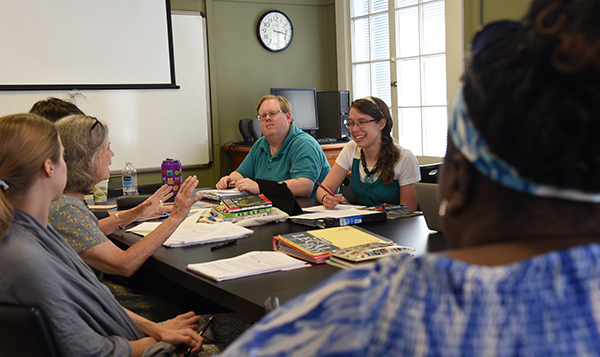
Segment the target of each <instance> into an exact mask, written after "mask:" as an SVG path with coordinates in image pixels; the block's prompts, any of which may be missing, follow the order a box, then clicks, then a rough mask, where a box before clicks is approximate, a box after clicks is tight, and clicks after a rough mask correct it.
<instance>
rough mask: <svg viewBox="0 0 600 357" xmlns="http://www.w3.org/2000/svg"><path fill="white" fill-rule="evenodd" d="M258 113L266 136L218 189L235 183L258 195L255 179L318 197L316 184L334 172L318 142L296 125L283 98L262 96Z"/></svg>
mask: <svg viewBox="0 0 600 357" xmlns="http://www.w3.org/2000/svg"><path fill="white" fill-rule="evenodd" d="M256 112H257V113H258V118H259V120H260V129H261V131H262V133H263V137H262V138H260V139H258V140H257V141H256V143H254V146H252V149H251V150H250V153H248V156H246V158H245V159H244V161H243V162H242V164H241V165H240V166H239V167H238V168H237V170H236V171H233V172H232V173H231V174H229V175H227V176H224V177H222V178H221V179H220V180H219V182H218V183H217V185H216V186H217V188H218V189H221V190H222V189H225V188H227V187H228V186H229V184H230V183H232V182H234V183H235V187H236V188H237V189H238V190H240V191H248V192H250V193H252V194H259V193H260V188H259V187H258V184H257V183H256V181H254V180H256V179H264V180H272V181H284V182H285V183H286V184H287V185H288V187H289V188H290V190H291V191H292V192H293V193H294V196H296V197H311V198H315V192H316V191H317V185H315V181H318V182H321V181H322V180H323V179H324V178H325V176H327V173H328V172H329V170H330V169H331V167H330V166H329V162H328V161H327V158H326V157H325V153H324V152H323V150H321V146H320V145H319V143H317V141H316V140H315V139H314V138H313V137H312V136H310V135H308V134H307V133H305V132H303V131H302V130H300V129H298V128H297V127H296V125H294V122H293V119H292V105H291V104H290V102H289V101H288V100H287V99H286V98H284V97H281V96H273V95H266V96H264V97H262V98H261V99H260V101H259V102H258V106H257V107H256Z"/></svg>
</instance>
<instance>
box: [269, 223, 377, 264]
mask: <svg viewBox="0 0 600 357" xmlns="http://www.w3.org/2000/svg"><path fill="white" fill-rule="evenodd" d="M388 241H389V239H387V238H384V237H382V236H380V235H377V234H375V233H372V232H369V231H367V230H366V229H364V228H361V227H356V226H343V227H331V228H324V229H316V230H310V231H305V232H297V233H288V234H280V235H278V236H275V237H273V249H274V250H276V251H281V252H284V253H286V254H288V255H291V256H294V257H297V258H301V259H305V260H308V261H310V262H313V263H323V262H324V261H325V260H326V259H327V258H328V257H329V254H330V253H331V251H333V250H336V249H341V248H349V247H354V246H357V245H361V244H367V243H375V242H388Z"/></svg>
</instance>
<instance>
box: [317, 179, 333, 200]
mask: <svg viewBox="0 0 600 357" xmlns="http://www.w3.org/2000/svg"><path fill="white" fill-rule="evenodd" d="M316 182H317V185H319V187H321V188H322V189H323V190H325V192H327V193H328V194H330V195H331V196H333V197H335V195H334V194H333V193H331V191H329V189H328V188H327V187H325V186H323V185H321V183H319V181H316Z"/></svg>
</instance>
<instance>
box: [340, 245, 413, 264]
mask: <svg viewBox="0 0 600 357" xmlns="http://www.w3.org/2000/svg"><path fill="white" fill-rule="evenodd" d="M414 251H415V249H414V248H410V247H405V246H402V245H398V244H396V243H394V242H376V243H367V244H361V245H358V246H354V247H349V248H343V249H336V250H334V251H332V252H331V253H330V255H331V257H337V258H341V259H345V260H349V261H352V262H360V261H365V260H372V259H378V258H382V257H384V256H389V255H394V254H402V253H409V252H414Z"/></svg>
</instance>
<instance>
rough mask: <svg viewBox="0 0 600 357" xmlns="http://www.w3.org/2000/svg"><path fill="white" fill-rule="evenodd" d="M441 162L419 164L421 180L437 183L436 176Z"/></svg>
mask: <svg viewBox="0 0 600 357" xmlns="http://www.w3.org/2000/svg"><path fill="white" fill-rule="evenodd" d="M442 164H443V162H438V163H435V164H429V165H421V166H419V169H420V170H421V181H419V182H423V183H437V181H438V176H439V174H440V172H441V170H442Z"/></svg>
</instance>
